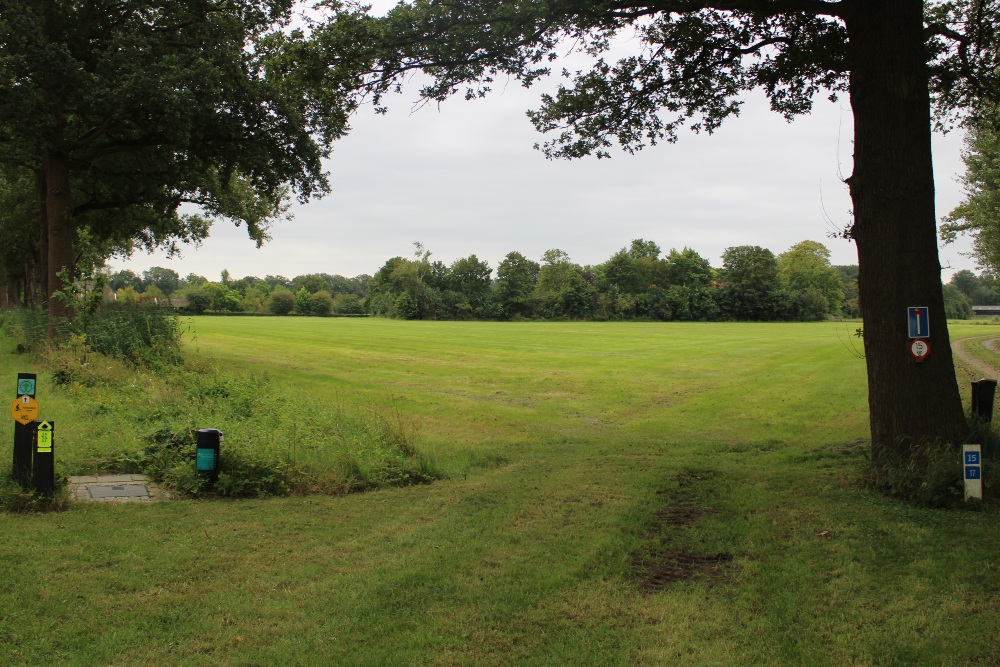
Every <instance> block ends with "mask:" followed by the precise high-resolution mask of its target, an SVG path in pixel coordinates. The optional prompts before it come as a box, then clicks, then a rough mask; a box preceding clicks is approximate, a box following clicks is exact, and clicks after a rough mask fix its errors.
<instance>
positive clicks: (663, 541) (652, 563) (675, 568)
mask: <svg viewBox="0 0 1000 667" xmlns="http://www.w3.org/2000/svg"><path fill="white" fill-rule="evenodd" d="M714 476H715V475H714V474H712V473H706V472H705V471H699V472H698V473H693V472H691V471H683V472H681V473H680V474H679V475H678V476H677V478H676V479H675V483H676V485H677V488H676V489H670V490H666V491H661V492H660V493H659V494H658V495H659V497H660V498H661V500H662V502H663V503H664V505H665V506H664V507H663V508H661V509H660V510H659V511H657V513H656V521H655V523H654V524H653V525H652V526H650V529H649V534H648V539H649V541H650V542H651V543H652V545H653V546H652V548H651V549H650V550H649V551H648V552H647V553H645V554H642V555H640V556H638V557H636V558H635V559H634V561H633V566H634V567H635V569H636V572H637V574H638V578H639V587H640V588H641V589H642V590H644V591H646V592H649V593H655V592H658V591H661V590H663V589H664V588H666V587H667V586H669V585H671V584H673V583H676V582H679V581H685V580H687V579H709V580H720V581H721V580H725V579H726V570H727V564H728V563H730V562H731V561H732V560H733V555H732V554H731V553H728V552H719V553H698V552H697V551H695V550H694V549H693V548H690V546H689V545H686V544H685V542H686V541H687V539H688V538H689V535H688V532H687V531H686V530H685V529H686V528H689V527H691V526H693V525H695V524H696V523H697V522H698V520H699V519H701V517H703V516H705V515H706V514H715V513H716V512H718V510H716V509H714V508H711V507H704V506H702V505H699V504H696V503H694V502H692V501H691V498H693V497H697V494H696V493H695V492H694V491H693V489H692V487H694V486H696V485H697V484H699V483H701V482H705V481H708V480H709V479H710V478H712V477H714Z"/></svg>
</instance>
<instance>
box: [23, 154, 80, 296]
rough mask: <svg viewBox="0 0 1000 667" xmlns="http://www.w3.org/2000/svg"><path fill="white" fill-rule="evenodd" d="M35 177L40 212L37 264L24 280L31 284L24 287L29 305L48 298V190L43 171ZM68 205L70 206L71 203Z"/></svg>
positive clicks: (36, 173)
mask: <svg viewBox="0 0 1000 667" xmlns="http://www.w3.org/2000/svg"><path fill="white" fill-rule="evenodd" d="M35 176H36V178H37V179H38V210H39V211H40V212H41V216H40V221H39V224H38V257H37V259H38V264H37V266H36V268H35V275H34V276H29V277H27V278H26V279H25V280H26V281H27V282H30V283H32V285H31V287H30V288H29V287H28V286H27V284H26V285H25V301H26V302H27V303H28V304H31V305H35V304H37V303H39V302H40V301H41V299H43V298H45V299H47V298H48V296H49V214H48V206H47V201H48V198H49V190H48V188H47V187H45V171H44V170H42V169H39V170H37V171H36V172H35ZM70 204H71V205H72V202H70ZM36 279H37V280H36ZM36 285H37V286H38V290H39V291H38V293H40V294H41V295H42V297H41V298H39V297H38V296H37V294H36V292H35V286H36Z"/></svg>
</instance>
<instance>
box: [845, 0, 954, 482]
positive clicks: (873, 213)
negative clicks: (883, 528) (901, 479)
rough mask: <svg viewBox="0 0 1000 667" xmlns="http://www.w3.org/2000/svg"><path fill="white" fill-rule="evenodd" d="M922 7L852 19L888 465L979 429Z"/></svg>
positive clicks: (858, 152) (876, 443)
mask: <svg viewBox="0 0 1000 667" xmlns="http://www.w3.org/2000/svg"><path fill="white" fill-rule="evenodd" d="M922 10H923V2H921V0H878V1H877V2H858V3H854V5H853V8H852V13H851V14H850V15H849V16H848V18H847V29H848V35H849V58H850V62H849V65H850V69H851V83H850V95H851V106H852V107H853V112H854V173H853V175H852V176H851V178H850V180H849V183H850V190H851V199H852V200H853V204H854V227H853V231H852V236H853V238H854V240H855V241H856V242H857V245H858V265H859V269H860V275H859V277H858V289H859V296H860V301H861V312H862V316H863V318H864V341H865V357H866V362H867V365H868V404H869V410H870V418H871V435H872V454H873V457H874V460H875V463H876V465H878V456H879V453H880V451H882V448H889V449H891V450H894V451H896V452H899V453H905V452H906V451H907V450H908V449H909V448H910V446H911V445H913V444H914V443H916V442H919V441H922V440H928V441H929V440H944V441H948V442H960V441H961V440H962V439H963V438H964V437H965V436H966V435H967V425H966V421H965V414H964V412H963V409H962V401H961V397H960V396H959V392H958V385H957V383H956V380H955V368H954V363H953V361H952V355H951V347H950V343H949V340H948V328H947V323H946V321H945V314H944V298H943V295H942V290H941V265H940V262H939V259H938V249H937V224H936V216H935V212H934V179H933V165H932V160H931V119H930V110H929V97H928V90H927V82H928V75H927V66H926V53H925V50H924V37H923V17H922ZM909 306H924V307H926V308H928V309H929V316H930V317H929V319H930V337H929V343H930V355H929V357H928V358H927V359H926V360H924V361H923V362H917V361H916V360H915V359H913V358H912V357H911V356H910V354H909V350H908V344H909V332H908V327H907V307H909Z"/></svg>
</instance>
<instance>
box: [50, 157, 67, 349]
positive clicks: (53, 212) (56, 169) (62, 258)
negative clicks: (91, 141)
mask: <svg viewBox="0 0 1000 667" xmlns="http://www.w3.org/2000/svg"><path fill="white" fill-rule="evenodd" d="M44 170H45V186H46V196H45V211H46V218H47V222H48V225H47V226H48V271H47V281H48V285H47V290H48V291H47V296H48V303H49V330H48V335H49V338H53V337H55V335H56V324H57V322H58V321H59V320H60V319H62V318H65V317H68V316H69V314H70V311H69V308H68V307H67V306H66V305H65V304H64V303H63V302H62V301H61V300H60V299H58V298H56V297H55V296H53V294H54V292H56V291H58V290H61V289H62V288H63V282H62V278H60V277H59V272H60V271H62V270H63V269H67V270H68V272H69V274H70V276H71V277H72V273H73V268H74V264H75V260H74V255H73V209H72V202H71V201H70V189H69V165H68V164H67V161H66V157H65V156H64V155H61V154H58V153H55V154H51V155H49V156H48V158H47V159H46V160H45V164H44Z"/></svg>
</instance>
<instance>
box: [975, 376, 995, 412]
mask: <svg viewBox="0 0 1000 667" xmlns="http://www.w3.org/2000/svg"><path fill="white" fill-rule="evenodd" d="M996 390H997V381H996V380H987V379H986V378H983V379H982V380H977V381H976V382H973V383H972V416H973V417H977V418H978V419H980V420H981V421H984V422H987V423H990V422H992V421H993V398H994V396H995V395H996Z"/></svg>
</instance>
